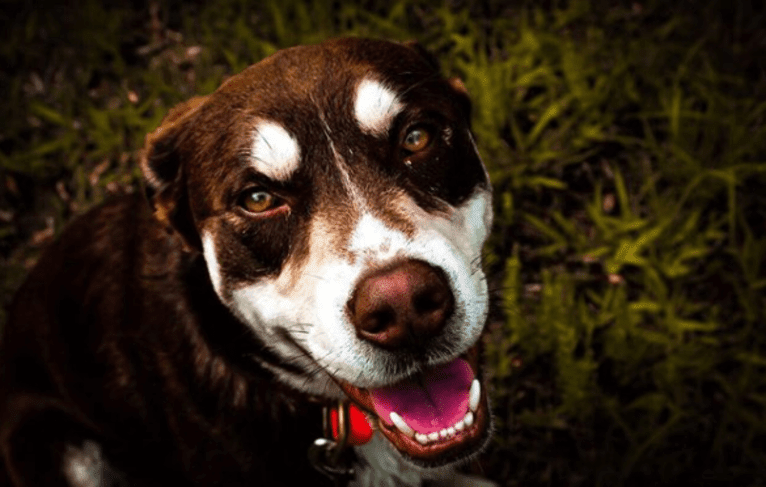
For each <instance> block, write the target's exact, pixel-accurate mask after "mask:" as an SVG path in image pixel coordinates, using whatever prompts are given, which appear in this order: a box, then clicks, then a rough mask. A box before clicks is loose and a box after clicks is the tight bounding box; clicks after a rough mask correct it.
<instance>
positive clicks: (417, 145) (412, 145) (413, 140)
mask: <svg viewBox="0 0 766 487" xmlns="http://www.w3.org/2000/svg"><path fill="white" fill-rule="evenodd" d="M430 142H431V134H430V133H429V132H428V130H426V129H424V128H415V129H412V130H410V131H409V132H407V135H406V136H405V137H404V142H402V148H403V149H404V150H406V151H409V152H418V151H421V150H423V149H425V148H426V147H428V144H429V143H430Z"/></svg>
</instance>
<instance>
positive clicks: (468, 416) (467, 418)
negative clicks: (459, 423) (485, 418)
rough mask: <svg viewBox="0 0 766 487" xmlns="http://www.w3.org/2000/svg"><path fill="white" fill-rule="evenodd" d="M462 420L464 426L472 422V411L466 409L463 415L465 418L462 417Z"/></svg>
mask: <svg viewBox="0 0 766 487" xmlns="http://www.w3.org/2000/svg"><path fill="white" fill-rule="evenodd" d="M463 421H465V425H466V426H471V425H472V424H473V413H472V412H471V411H468V412H467V413H466V415H465V418H463Z"/></svg>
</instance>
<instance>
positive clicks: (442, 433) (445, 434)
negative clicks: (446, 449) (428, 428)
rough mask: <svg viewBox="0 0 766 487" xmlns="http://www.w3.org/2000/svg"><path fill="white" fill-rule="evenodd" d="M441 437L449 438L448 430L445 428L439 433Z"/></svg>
mask: <svg viewBox="0 0 766 487" xmlns="http://www.w3.org/2000/svg"><path fill="white" fill-rule="evenodd" d="M439 436H441V437H442V438H446V437H447V428H444V429H443V430H441V431H439Z"/></svg>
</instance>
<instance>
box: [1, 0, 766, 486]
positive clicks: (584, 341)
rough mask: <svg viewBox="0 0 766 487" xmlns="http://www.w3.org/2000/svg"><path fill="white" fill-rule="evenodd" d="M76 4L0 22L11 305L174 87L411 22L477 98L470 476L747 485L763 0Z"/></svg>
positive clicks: (118, 188)
mask: <svg viewBox="0 0 766 487" xmlns="http://www.w3.org/2000/svg"><path fill="white" fill-rule="evenodd" d="M85 4H86V5H85V6H84V7H83V8H82V9H81V10H78V11H71V10H63V9H55V8H54V9H32V8H31V7H26V9H27V10H24V9H23V8H22V13H21V14H20V15H19V16H17V17H15V18H14V19H11V18H10V17H6V18H4V19H3V24H6V27H7V28H5V29H4V30H5V32H8V33H9V34H8V42H6V43H4V44H3V45H2V46H1V47H0V57H1V58H2V60H3V63H2V65H4V66H6V68H4V69H3V70H2V71H0V83H2V84H0V86H2V89H3V90H4V91H5V93H6V97H5V99H6V100H7V103H4V104H3V105H2V106H0V116H2V117H3V119H4V121H5V125H4V128H3V130H2V133H0V185H2V187H3V191H2V192H0V258H2V259H3V261H4V265H3V272H2V274H1V275H0V293H1V294H0V296H2V299H3V301H4V302H5V303H7V302H8V300H9V298H10V295H11V292H12V290H13V289H14V288H15V287H16V286H17V285H18V283H19V282H20V279H21V278H22V277H23V275H24V273H25V272H26V270H27V269H28V268H29V266H30V265H31V264H32V263H33V262H34V259H35V257H36V255H37V254H38V253H39V251H40V249H41V248H43V247H44V246H45V244H46V243H47V242H49V241H50V239H51V238H53V237H54V235H55V234H56V233H57V232H58V231H59V230H60V229H61V228H62V227H63V225H64V224H65V223H66V222H67V221H68V220H69V219H70V218H71V217H72V216H73V215H75V214H77V213H80V212H81V211H83V210H84V209H85V208H87V207H90V206H92V205H94V204H96V203H98V202H99V201H101V200H103V199H104V198H105V197H107V196H108V195H110V194H113V193H120V192H128V191H134V190H135V189H136V187H137V184H138V183H139V177H140V175H139V173H138V170H137V169H136V168H137V165H136V160H137V155H138V151H139V150H140V148H141V145H142V141H143V137H144V135H145V134H146V133H147V132H148V131H150V130H151V129H152V128H153V127H155V126H156V125H157V124H158V122H159V120H160V118H161V117H162V116H163V115H164V113H165V112H166V111H167V110H168V109H169V108H170V107H171V106H173V105H174V104H175V103H177V102H179V101H181V100H183V99H186V98H188V97H190V96H192V95H193V94H199V93H208V92H210V91H212V90H213V89H215V87H217V86H218V84H219V83H220V82H221V81H222V80H223V79H224V78H225V77H226V76H228V75H230V74H232V73H236V72H238V71H240V70H241V69H243V68H244V67H246V66H247V65H249V64H251V63H253V62H255V61H257V60H258V59H260V58H262V57H264V56H267V55H269V54H270V53H272V52H274V51H276V50H277V49H280V48H282V47H286V46H289V45H294V44H300V43H312V42H318V41H321V40H322V39H324V38H327V37H332V36H338V35H359V36H373V37H386V38H392V39H399V40H405V39H411V38H416V39H418V40H419V41H420V42H421V43H422V44H424V45H425V46H426V47H427V48H429V49H431V50H432V51H433V52H435V53H436V54H437V55H438V57H439V58H440V59H441V60H442V64H443V70H444V72H445V73H446V74H449V75H458V76H460V77H461V78H462V79H463V80H464V82H465V84H466V86H467V88H468V90H469V92H470V93H471V94H472V98H473V100H474V118H473V124H474V131H475V134H476V137H477V140H478V143H479V146H480V150H481V152H482V154H483V156H484V158H485V161H486V163H487V165H488V167H489V170H490V173H491V177H492V180H493V184H494V187H495V208H496V225H495V229H494V232H493V235H492V237H491V239H490V242H489V243H488V245H487V249H486V263H487V268H488V269H489V271H490V277H491V281H492V287H493V298H494V300H495V304H496V312H495V313H494V315H493V316H492V320H491V329H490V333H489V336H488V339H487V340H486V344H485V345H486V347H485V348H486V358H487V365H488V371H489V374H490V376H491V383H492V387H493V397H494V408H495V411H496V415H497V426H498V428H497V435H496V441H495V442H494V445H493V448H492V449H491V450H490V451H489V452H488V454H487V456H486V459H485V460H484V461H483V463H482V468H483V469H484V472H485V473H486V474H487V475H488V476H490V477H492V478H494V479H496V480H499V481H500V482H501V483H503V485H525V486H533V485H541V486H542V485H588V486H590V485H593V486H606V485H609V486H615V485H626V486H632V485H646V484H651V485H675V484H679V483H683V484H687V485H691V484H694V485H753V486H755V485H763V484H764V483H765V482H766V450H765V448H764V447H765V446H766V374H765V373H764V372H766V370H765V369H766V334H764V333H763V332H762V329H763V325H762V324H763V323H764V321H765V319H766V306H764V305H766V297H765V296H766V293H765V292H764V288H766V272H764V270H765V268H764V262H765V259H766V227H764V224H763V222H764V220H765V218H764V217H766V196H764V194H763V191H762V189H761V188H763V187H764V183H765V182H766V181H765V180H766V124H765V123H764V121H765V120H766V102H765V101H764V100H766V82H765V79H766V75H765V74H764V72H765V70H764V61H763V56H762V50H763V46H762V42H763V41H762V39H763V35H764V34H763V29H762V28H761V27H760V26H761V25H764V24H766V22H765V21H766V18H765V17H766V16H765V15H764V11H763V9H762V8H756V7H755V6H754V5H751V4H749V3H747V2H740V3H736V2H728V3H727V2H723V1H722V0H720V1H712V2H707V3H705V4H704V6H699V5H697V4H691V3H690V4H686V3H684V2H680V3H676V4H675V5H676V7H675V10H668V9H667V8H666V7H665V6H664V5H663V4H662V2H659V1H657V0H647V1H645V2H635V3H633V4H630V5H628V4H625V5H624V6H623V5H617V6H615V5H614V4H613V3H607V2H598V1H593V2H587V1H583V0H572V1H569V2H548V3H547V4H546V5H545V6H544V7H543V6H539V5H540V4H539V3H533V2H530V3H518V4H515V5H514V6H512V7H508V6H505V5H504V4H503V2H500V1H499V0H498V1H492V0H487V1H485V2H483V3H481V4H478V3H476V4H473V3H462V2H457V1H454V2H450V3H449V4H448V5H442V4H436V3H433V2H428V1H409V2H405V1H397V2H393V3H385V2H375V1H368V2H366V5H365V8H364V9H362V8H357V7H354V6H348V5H346V4H343V5H340V4H338V5H333V4H332V3H330V2H323V1H319V0H314V1H313V2H298V1H295V0H283V1H280V2H273V1H272V2H264V3H263V4H254V3H251V2H246V1H236V0H227V1H225V2H216V4H215V6H214V7H213V6H205V5H204V4H202V3H192V4H189V3H187V4H183V5H182V4H180V3H170V4H168V5H169V6H160V5H159V4H158V3H152V2H150V3H149V4H148V5H147V7H146V8H143V9H139V10H136V9H133V8H128V7H126V6H124V5H122V4H120V3H116V4H114V5H113V6H110V7H104V6H102V5H100V4H98V3H96V2H85ZM121 5H122V6H121ZM125 5H127V4H125ZM20 8H21V7H20ZM759 43H761V44H759ZM759 49H760V50H759ZM1 321H2V316H0V322H1Z"/></svg>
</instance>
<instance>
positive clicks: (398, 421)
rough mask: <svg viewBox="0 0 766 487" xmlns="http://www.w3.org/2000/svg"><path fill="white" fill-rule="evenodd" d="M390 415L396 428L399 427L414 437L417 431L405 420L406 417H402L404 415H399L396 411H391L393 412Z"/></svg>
mask: <svg viewBox="0 0 766 487" xmlns="http://www.w3.org/2000/svg"><path fill="white" fill-rule="evenodd" d="M388 417H389V418H391V422H392V423H394V426H396V429H398V430H399V431H401V432H402V433H404V434H405V435H407V436H409V437H410V438H412V436H413V435H414V434H415V431H414V430H413V429H412V428H410V426H409V425H408V424H407V423H405V422H404V419H402V417H401V416H399V415H398V414H397V413H395V412H394V411H391V414H390V415H389V416H388Z"/></svg>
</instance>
